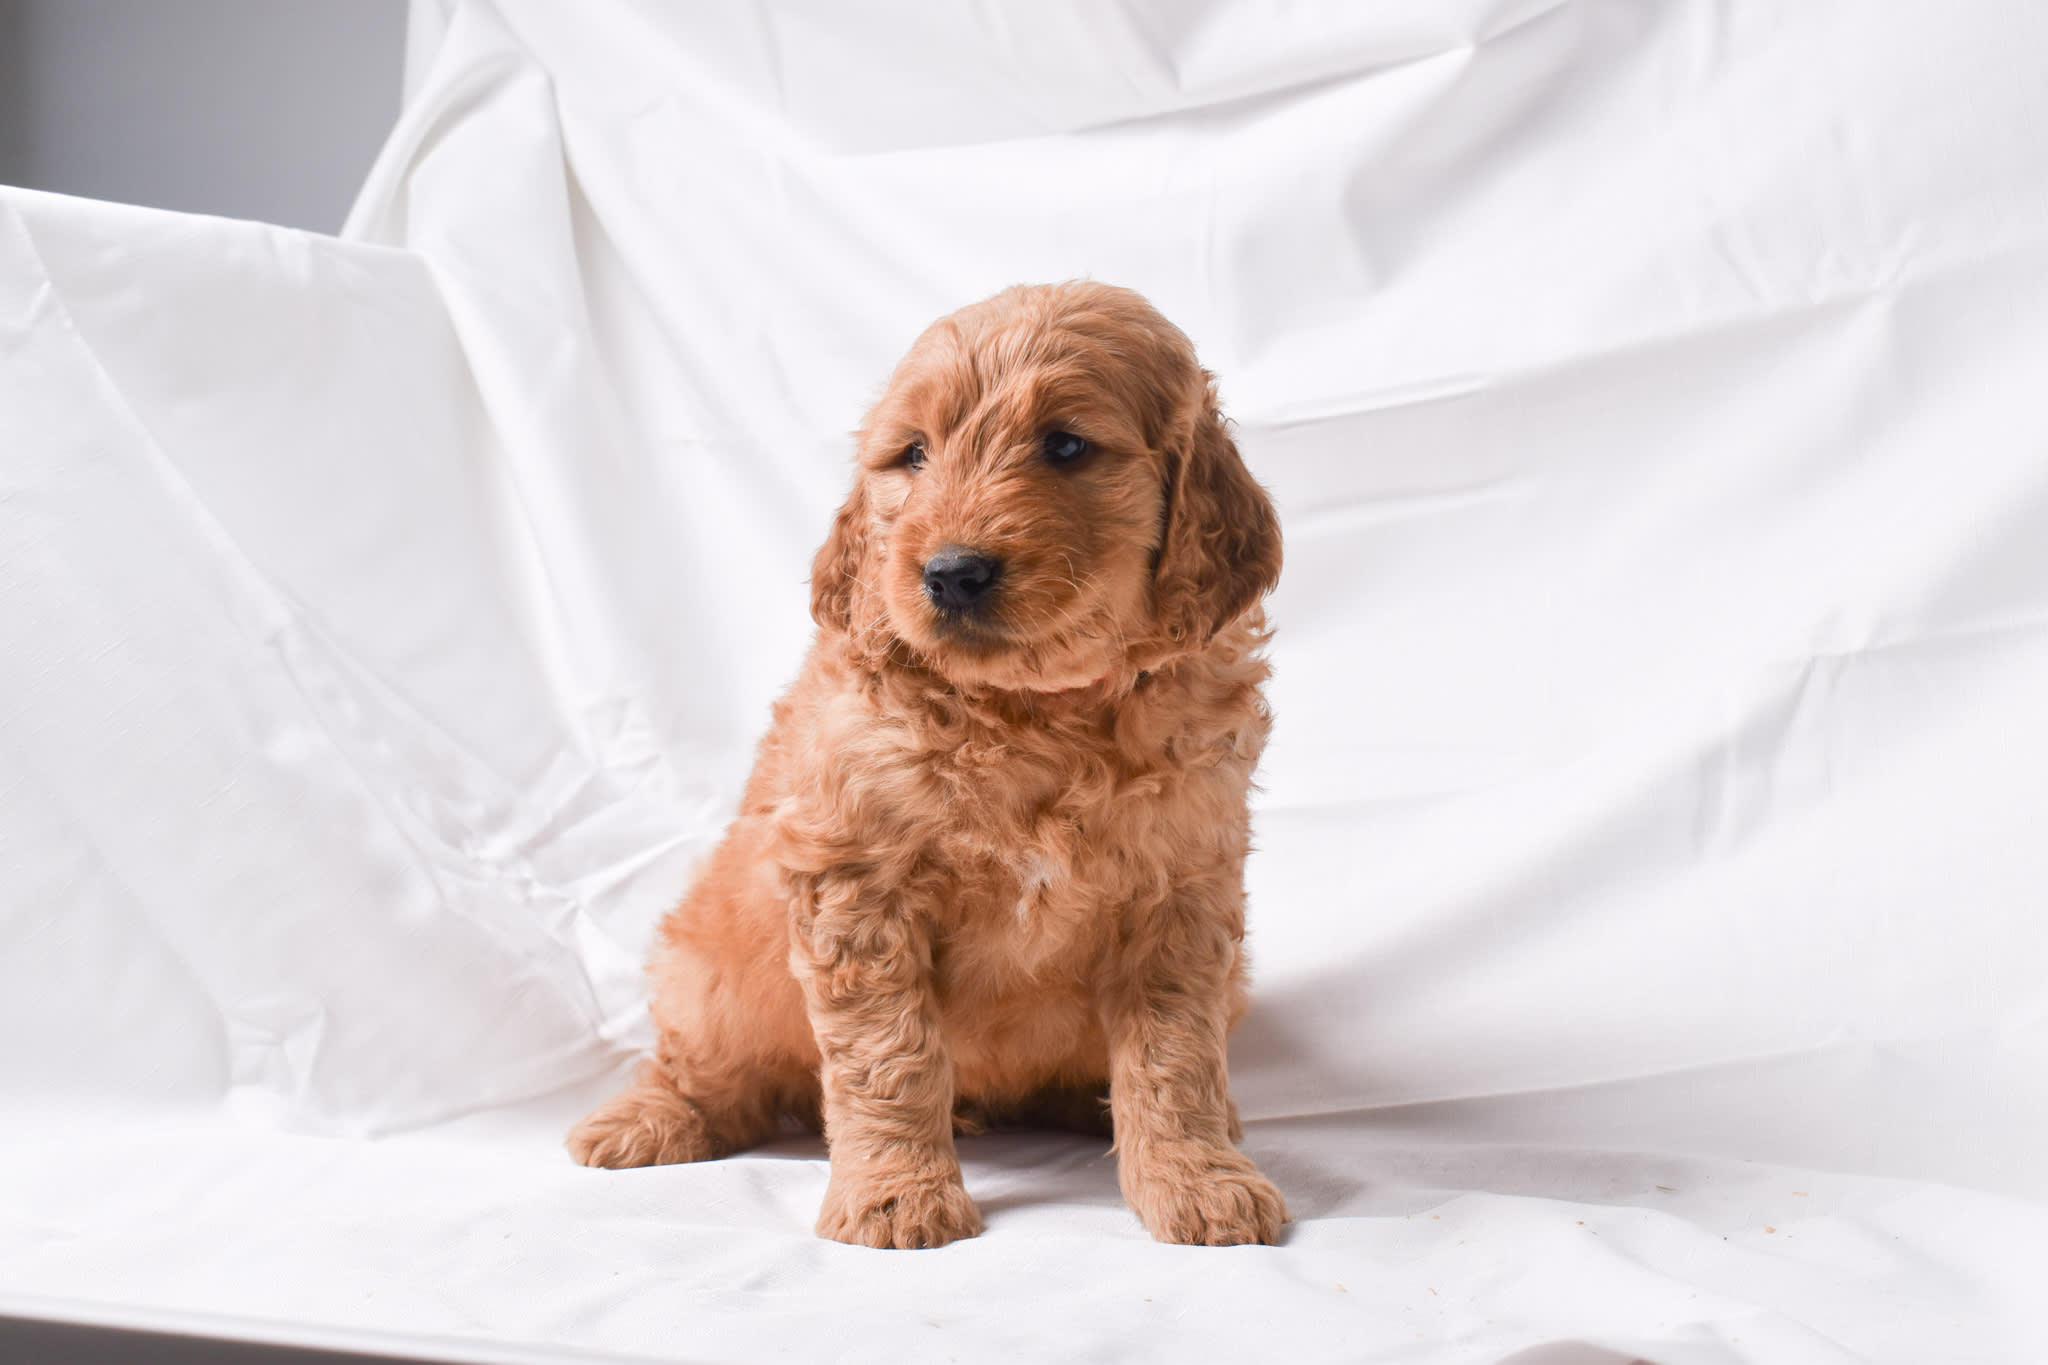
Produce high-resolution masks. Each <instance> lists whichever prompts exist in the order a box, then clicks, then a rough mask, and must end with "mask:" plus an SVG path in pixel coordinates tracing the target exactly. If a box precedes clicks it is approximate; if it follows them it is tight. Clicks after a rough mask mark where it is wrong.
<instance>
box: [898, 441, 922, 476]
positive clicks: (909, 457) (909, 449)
mask: <svg viewBox="0 0 2048 1365" xmlns="http://www.w3.org/2000/svg"><path fill="white" fill-rule="evenodd" d="M902 458H903V467H904V468H905V469H907V470H909V471H910V472H911V473H913V474H915V473H916V472H917V471H918V470H920V469H923V468H924V442H923V441H912V442H911V443H910V444H909V445H907V446H905V447H903V457H902Z"/></svg>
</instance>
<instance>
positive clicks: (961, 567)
mask: <svg viewBox="0 0 2048 1365" xmlns="http://www.w3.org/2000/svg"><path fill="white" fill-rule="evenodd" d="M1002 574H1003V562H1002V561H1001V560H999V559H991V558H989V557H988V556H987V555H984V554H976V553H975V552H974V551H972V550H963V549H961V548H960V547H959V546H958V545H948V546H946V547H945V548H944V549H942V550H940V551H939V552H938V553H937V554H935V555H933V556H932V557H931V558H930V559H927V560H926V561H925V562H924V595H925V596H926V597H929V598H931V599H932V605H933V606H935V607H937V608H938V609H939V610H940V611H972V610H974V609H975V608H976V607H978V606H980V605H981V603H982V601H983V599H985V598H986V597H987V596H988V595H989V592H990V591H991V590H992V589H993V588H994V587H995V585H996V580H997V579H998V578H1000V577H1002Z"/></svg>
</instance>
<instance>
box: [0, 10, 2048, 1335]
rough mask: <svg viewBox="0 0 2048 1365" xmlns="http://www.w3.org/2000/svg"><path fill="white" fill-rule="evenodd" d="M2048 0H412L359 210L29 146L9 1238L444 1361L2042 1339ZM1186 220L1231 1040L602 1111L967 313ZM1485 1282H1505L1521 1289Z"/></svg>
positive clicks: (60, 1275)
mask: <svg viewBox="0 0 2048 1365" xmlns="http://www.w3.org/2000/svg"><path fill="white" fill-rule="evenodd" d="M2043 51H2048V10H2043V9H2041V8H2040V7H2039V6H2035V5H2031V4H2029V3H2027V2H2026V0H2004V2H2003V3H1998V2H1995V0H1979V2H1978V3H1972V4H1968V5H1957V6H1946V7H1936V6H1887V7H1884V8H1882V9H1881V10H1880V9H1873V8H1872V7H1869V6H1862V5H1856V4H1853V3H1850V2H1849V0H1833V2H1832V3H1815V4H1806V5H1799V6H1788V5H1781V4H1777V3H1774V0H1738V2H1737V3H1731V4H1717V5H1709V4H1706V3H1704V0H1702V3H1671V4H1661V5H1644V4H1641V3H1638V2H1637V0H1605V2H1602V0H1577V2H1572V0H1565V2H1563V3H1540V2H1520V3H1518V2H1515V0H1498V2H1495V3H1486V2H1484V0H1455V2H1447V0H1412V3H1411V2H1409V0H1397V2H1393V3H1384V4H1375V5H1370V6H1366V5H1360V6H1328V7H1312V6H1292V7H1281V6H1263V5H1259V4H1254V3H1250V0H1215V2H1214V3H1203V4H1196V3H1173V4H1168V3H1156V4H1141V3H1131V4H1125V5H1122V6H1118V7H1111V6H1106V5H1094V4H1084V3H1073V4H1058V3H1054V4H1046V3H1036V2H1035V0H999V2H998V3H992V4H985V5H979V6H974V7H944V6H933V7H922V8H920V7H900V8H890V7H884V6H846V5H838V4H831V3H825V2H824V0H816V3H811V4H799V3H795V2H794V0H784V2H781V3H770V2H769V0H762V3H757V4H734V5H719V6H671V5H662V4H656V3H654V2H653V0H609V2H608V3H603V4H599V3H579V4H577V5H574V6H571V5H564V4H560V3H557V2H556V0H416V7H415V13H414V32H413V47H412V51H411V54H410V71H409V87H410V93H409V98H408V104H407V108H406V111H405V114H404V116H403V118H402V119H401V121H400V124H399V126H398V128H397V129H396V130H395V132H394V134H393V137H392V139H391V141H390V143H389V145H388V147H387V149H386V151H385V154H384V156H383V157H382V159H381V160H380V162H379V164H378V166H377V168H376V170H375V171H374V173H373V175H372V177H371V180H370V183H369V185H368V186H367V187H366V189H365V191H364V193H363V196H362V199H361V201H360V203H359V205H358V208H357V211H356V213H355V215H354V216H353V218H352V220H351V223H350V226H349V229H348V232H347V233H346V234H345V236H344V238H343V239H341V240H333V239H326V238H320V237H314V236H309V235H306V234H301V233H297V232H291V231H287V230H283V229H277V228H271V227H266V226H262V225H257V224H249V223H237V222H229V221H223V220H217V219H204V218H195V217H185V216H178V215H171V214H164V213H158V212H152V211H147V210H142V209H133V208H125V207H120V206H112V205H104V204H95V203H87V202H83V201H77V200H68V199H61V198H57V197H53V196H47V195H38V194H34V193H30V192H26V191H13V190H7V191H0V945H4V951H0V1311H8V1310H10V1309H12V1310H14V1311H36V1312H44V1313H52V1314H57V1315H60V1316H74V1317H81V1318H86V1319H93V1320H104V1321H129V1322H154V1323H172V1324H183V1325H195V1326H199V1327H202V1328H205V1329H207V1330H218V1331H226V1332H229V1333H245V1334H246V1333H255V1334H257V1335H271V1336H277V1337H281V1338H285V1339H292V1340H301V1341H320V1342H328V1343H337V1342H348V1341H355V1342H359V1343H360V1342H364V1341H374V1342H377V1343H381V1344H384V1345H390V1346H394V1348H396V1349H406V1350H412V1351H428V1352H439V1353H441V1354H446V1355H450V1356H454V1357H463V1358H466V1357H469V1356H478V1357H493V1358H506V1359H510V1358H513V1357H514V1356H518V1357H519V1358H536V1359H547V1358H565V1359H566V1358H576V1357H578V1356H581V1355H587V1354H589V1353H593V1352H597V1353H602V1352H610V1353H614V1354H618V1355H623V1356H628V1357H657V1356H658V1357H665V1358H671V1359H676V1358H682V1359H692V1360H697V1359H702V1360H716V1359H742V1358H745V1359H759V1358H789V1359H818V1358H843V1359H863V1360H865V1359H872V1360H891V1361H896V1360H926V1359H930V1360H945V1359H952V1358H959V1359H962V1360H969V1359H1001V1358H1018V1359H1034V1358H1035V1359H1051V1358H1058V1359H1072V1360H1079V1359H1103V1360H1140V1359H1160V1360H1169V1359H1171V1360H1185V1359H1202V1358H1211V1359H1253V1358H1282V1357H1295V1358H1301V1359H1324V1360H1367V1359H1386V1360H1402V1361H1407V1360H1415V1361H1458V1362H1464V1361H1487V1362H1491V1361H1500V1360H1506V1359H1509V1358H1513V1359H1515V1360H1517V1361H1519V1362H1522V1365H1546V1363H1547V1365H1567V1363H1568V1362H1582V1361H1592V1362H1600V1361H1607V1360H1615V1361H1621V1360H1626V1359H1629V1358H1631V1357H1633V1356H1640V1357H1643V1358H1647V1359H1650V1360H1653V1361H1657V1362H1660V1365H1661V1363H1665V1362H1702V1363H1706V1362H1712V1363H1713V1365H1719V1363H1720V1362H1747V1361H1780V1360H1815V1361H1837V1360H1841V1361H1849V1360H1882V1361H1898V1362H1916V1363H1917V1362H1927V1361H1936V1360H1986V1361H2014V1362H2022V1361H2038V1360H2041V1359H2048V1321H2044V1317H2043V1315H2042V1313H2041V1311H2040V1309H2039V1307H2038V1306H2037V1304H2036V1302H2035V1300H2036V1298H2037V1297H2038V1286H2039V1285H2040V1283H2041V1282H2042V1281H2043V1280H2044V1279H2048V1220H2044V1217H2043V1212H2042V1208H2041V1205H2040V1203H2039V1201H2040V1200H2041V1199H2042V1198H2043V1196H2044V1195H2048V1161H2044V1158H2043V1155H2042V1146H2043V1143H2042V1134H2043V1131H2044V1128H2048V918H2044V915H2043V913H2042V910H2043V905H2044V901H2048V839H2044V837H2043V834H2042V831H2043V829H2044V828H2048V705H2044V701H2043V699H2044V698H2048V387H2044V385H2043V382H2042V376H2043V374H2044V366H2048V142H2044V140H2043V139H2042V137H2041V136H2040V130H2041V129H2042V128H2044V127H2048V85H2044V84H2043V83H2042V81H2041V79H2040V75H2039V66H2040V63H2039V54H2040V53H2042V52H2043ZM1078 275H1090V276H1093V277H1096V278H1099V279H1105V280H1112V281H1116V282H1119V283H1124V284H1129V285H1131V286H1133V287H1136V288H1138V289H1140V290H1142V291H1144V292H1145V293H1147V294H1148V295H1150V296H1151V297H1152V298H1153V300H1154V301H1155V302H1156V303H1158V304H1159V306H1160V307H1161V308H1162V310H1163V311H1165V312H1166V313H1167V314H1168V315H1169V316H1170V317H1173V318H1174V319H1175V320H1176V321H1178V322H1180V323H1181V324H1182V326H1184V327H1185V328H1186V329H1187V330H1188V332H1189V333H1190V334H1191V335H1192V336H1193V337H1194V338H1195V340H1196V342H1197V344H1198V346H1199V347H1200V349H1201V352H1202V355H1203V357H1204V360H1205V362H1206V363H1207V364H1208V365H1209V366H1210V367H1211V368H1212V369H1214V370H1215V371H1216V372H1217V373H1218V375H1219V376H1220V378H1221V381H1222V388H1223V394H1224V398H1225V403H1226V407H1227V408H1228V410H1229V411H1230V412H1232V413H1233V414H1234V416H1235V417H1236V419H1237V421H1238V423H1239V426H1240V436H1241V444H1242V446H1243V449H1244V451H1245V453H1246V456H1247V458H1248V460H1249V461H1250V463H1251V464H1252V466H1253V468H1254V470H1255V471H1256V472H1257V473H1258V475H1259V476H1260V477H1261V478H1262V479H1263V480H1264V481H1265V482H1266V483H1267V484H1268V486H1269V487H1270V488H1271V489H1272V490H1273V492H1274V494H1275V495H1276V498H1277V500H1278V502H1279V504H1280V506H1281V510H1282V515H1283V519H1284V521H1285V524H1286V527H1287V534H1288V564H1287V570H1286V576H1285V580H1284V582H1283V585H1282V588H1281V590H1280V592H1279V594H1278V595H1277V597H1276V599H1275V601H1274V604H1273V613H1274V616H1275V618H1276V619H1277V621H1278V623H1279V626H1280V636H1279V640H1278V643H1277V645H1276V647H1275V654H1274V657H1275V661H1276V664H1277V667H1278V670H1279V672H1278V678H1277V681H1276V683H1275V686H1274V688H1273V692H1272V699H1273V702H1274V705H1275V708H1276V711H1277V713H1278V717H1279V728H1278V730H1277V733H1276V740H1275V743H1274V746H1273V748H1272V749H1271V750H1270V751H1269V756H1268V761H1267V763H1266V766H1265V769H1264V777H1263V781H1264V786H1265V793H1264V795H1263V797H1262V799H1261V801H1260V805H1259V809H1258V837H1259V843H1260V846H1261V852H1260V853H1259V855H1258V856H1257V857H1256V859H1255V860H1254V865H1253V867H1252V870H1251V874H1250V876H1251V883H1252V894H1253V907H1252V920H1253V934H1254V952H1255V955H1256V962H1257V980H1258V989H1257V993H1256V1003H1255V1009H1254V1013H1253V1015H1252V1016H1251V1018H1250V1019H1249V1020H1248V1021H1247V1023H1246V1025H1245V1027H1244V1029H1243V1031H1242V1032H1241V1034H1240V1036H1239V1038H1238V1039H1237V1043H1236V1046H1235V1048H1234V1052H1233V1067H1234V1080H1235V1087H1236V1091H1237V1094H1238V1096H1239V1099H1240V1102H1241V1103H1242V1105H1243V1107H1244V1110H1245V1112H1246V1115H1247V1117H1248V1118H1249V1119H1251V1120H1253V1122H1252V1123H1251V1125H1250V1129H1249V1132H1248V1136H1247V1139H1246V1145H1247V1147H1248V1148H1249V1149H1250V1150H1251V1151H1252V1152H1253V1153H1254V1154H1255V1155H1256V1156H1258V1157H1259V1159H1260V1160H1261V1161H1262V1162H1263V1163H1264V1164H1265V1165H1266V1166H1267V1168H1268V1169H1269V1171H1270V1172H1271V1173H1272V1174H1274V1176H1275V1177H1276V1179H1277V1180H1278V1181H1279V1183H1280V1184H1281V1186H1282V1188H1283V1189H1284V1190H1285V1191H1286V1192H1287V1193H1288V1194H1289V1196H1290V1199H1291V1201H1292V1203H1293V1206H1294V1210H1295V1212H1296V1214H1297V1217H1298V1220H1299V1221H1298V1222H1297V1223H1296V1225H1295V1226H1294V1227H1293V1229H1292V1230H1291V1233H1290V1237H1289V1240H1288V1243H1287V1245H1286V1246H1284V1247H1282V1248H1278V1249H1244V1250H1235V1251H1229V1252H1214V1251H1201V1250H1193V1249H1182V1248H1166V1247H1158V1246H1154V1245H1152V1244H1151V1243H1149V1242H1147V1241H1145V1240H1144V1239H1143V1236H1142V1233H1141V1232H1140V1230H1139V1229H1138V1228H1137V1225H1136V1223H1135V1220H1133V1219H1132V1218H1131V1216H1130V1215H1129V1214H1128V1213H1127V1212H1126V1211H1124V1210H1122V1209H1121V1208H1120V1207H1118V1206H1117V1203H1116V1197H1115V1185H1114V1178H1113V1173H1112V1170H1111V1167H1110V1164H1109V1163H1108V1161H1106V1160H1105V1159H1103V1158H1102V1157H1101V1155H1100V1153H1098V1152H1097V1151H1095V1150H1094V1149H1093V1148H1092V1147H1090V1146H1088V1145H1087V1144H1085V1143H1080V1142H1078V1141H1069V1140H1065V1139H1058V1138H1051V1137H1046V1138H1000V1139H987V1140H978V1141H975V1142H970V1143H968V1144H966V1149H965V1156H966V1159H967V1164H968V1181H969V1187H970V1189H971V1190H972V1191H973V1192H974V1193H975V1194H976V1195H977V1197H978V1198H979V1199H980V1200H981V1201H982V1204H983V1207H984V1209H985V1211H987V1212H988V1213H989V1214H990V1220H989V1222H990V1226H989V1231H988V1233H987V1234H986V1235H985V1236H983V1237H982V1238H980V1239H977V1240H975V1241H973V1242H970V1243H966V1244H963V1245H960V1246H957V1247H953V1248H948V1249H946V1250H944V1251H941V1252H933V1253H919V1254H914V1255H909V1254H906V1255H895V1256H891V1255H884V1254H881V1253H868V1252H863V1251H858V1250H854V1249H850V1248H840V1247H836V1246H830V1245H826V1244H821V1243H817V1242H815V1241H813V1240H812V1239H810V1238H809V1236H808V1232H807V1230H808V1226H809V1222H810V1219H811V1217H812V1215H813V1213H814V1211H815V1206H816V1202H817V1199H818V1196H819V1193H820V1192H821V1190H822V1185H823V1179H824V1172H823V1165H822V1161H821V1160H820V1153H821V1149H819V1148H818V1147H817V1146H816V1145H815V1144H790V1145H787V1146H785V1147H783V1148H778V1149H776V1150H774V1151H772V1152H770V1153H767V1154H763V1155H758V1156H751V1157H746V1158H740V1159H735V1160H732V1161H727V1162H722V1163H716V1164H712V1165H707V1166H703V1167H691V1168H676V1169H667V1170H659V1171H646V1172H632V1173H605V1172H589V1171H583V1170H581V1169H578V1168H576V1167H574V1166H573V1165H571V1164H570V1163H569V1162H568V1159H567V1158H566V1156H564V1155H563V1154H562V1153H561V1152H560V1150H559V1147H558V1141H559V1137H560V1134H561V1132H562V1130H563V1129H564V1128H566V1126H567V1124H568V1123H569V1122H570V1121H572V1120H573V1119H574V1118H575V1117H576V1116H577V1115H578V1114H579V1113H580V1112H581V1108H582V1106H583V1105H584V1104H585V1103H586V1102H588V1101H589V1100H591V1099H594V1098H596V1097H598V1096H600V1095H601V1094H602V1093H603V1092H604V1090H605V1089H606V1088H607V1087H608V1086H609V1085H610V1084H612V1083H614V1081H615V1080H616V1077H617V1075H618V1072H619V1068H620V1066H621V1064H622V1061H623V1059H624V1058H626V1057H627V1056H628V1055H629V1054H630V1053H631V1051H632V1049H633V1048H634V1047H635V1046H636V1045H638V1044H639V1043H640V1042H642V1041H644V1039H645V1036H646V1026H645V1023H644V1018H643V1013H642V1001H641V998H640V982H639V978H638V963H639V961H640V957H641V953H642V949H643V947H644V944H645V941H646V937H647V934H648V932H649V930H650V928H651V926H652V924H653V922H654V920H655V919H656V918H657V917H658V915H659V914H660V913H661V911H662V910H663V909H665V908H666V906H667V904H668V903H670V902H671V901H672V900H673V898H674V897H675V895H676V894H677V892H678V890H679V888H680V887H681V886H682V885H683V884H684V882H685V881H686V879H687V876H688V871H689V867H690V864H691V861H692V859H693V858H694V857H695V856H696V855H697V854H698V853H700V852H701V851H702V850H704V849H705V848H706V847H707V846H708V845H709V843H710V841H712V840H713V839H715V837H716V835H717V833H718V830H719V828H720V825H721V823H722V821H723V819H724V818H725V814H726V812H727V810H728V809H729V807H730V806H731V804H732V802H733V800H734V799H735V797H736V794H737V790H738V785H739V783H740V782H741V781H742V780H743V778H744V775H745V772H746V767H747V763H748V759H749V753H750V748H751V745H752V743H753V740H754V738H755V736H756V735H757V733H758V731H759V729H760V728H761V726H762V724H763V723H764V720H765V714H766V706H767V702H768V700H769V699H770V698H771V697H772V696H773V694H774V693H775V691H776V690H777V689H778V688H779V687H780V686H781V685H782V684H783V683H784V682H785V681H786V680H787V678H788V676H789V675H790V673H791V671H792V670H793V668H794V665H795V661H796V659H797V656H798V654H799V653H800V651H801V649H802V647H803V644H804V641H805V639H806V637H807V634H808V630H809V623H808V618H807V615H806V610H805V604H806V590H805V582H804V575H805V572H806V569H807V566H808V561H809V555H810V551H811V549H812V548H813V546H814V544H815V542H816V540H817V539H818V537H819V535H820V534H821V532H822V528H823V526H824V525H825V523H826V519H827V517H828V515H829V512H830V510H831V508H832V507H833V505H834V504H835V503H836V502H837V500H838V498H839V495H840V493H841V492H842V490H843V489H844V487H845V484H846V479H847V467H846V455H847V449H848V441H847V433H848V431H849V430H850V429H851V428H852V427H853V426H854V424H855V423H856V422H857V421H858V420H859V417H860V414H861V411H862V408H863V406H864V405H865V403H866V402H867V401H868V400H869V399H870V398H871V397H872V396H873V395H874V393H875V392H876V390H877V388H878V386H879V384H880V382H881V380H882V378H883V377H884V376H885V375H886V373H887V370H888V368H889V366H890V364H891V363H892V362H893V360H894V358H895V356H896V355H897V354H898V353H899V352H900V351H901V349H902V348H903V347H904V346H905V345H906V344H907V342H908V341H909V340H910V338H911V337H912V336H914V335H915V334H916V332H917V331H918V330H919V329H920V328H921V327H922V326H923V324H924V323H925V322H927V321H929V319H930V318H931V317H933V316H935V315H937V314H939V313H941V312H944V311H947V310H950V309H952V308H954V307H957V306H958V305H960V304H962V303H964V302H968V301H971V300H973V299H975V298H978V297H981V296H983V295H985V294H987V293H989V292H991V291H993V290H994V289H996V288H999V287H1001V286H1003V285H1005V284H1008V283H1012V282H1015V281H1018V280H1042V279H1061V278H1068V277H1072V276H1078ZM1518 1353H1519V1354H1518Z"/></svg>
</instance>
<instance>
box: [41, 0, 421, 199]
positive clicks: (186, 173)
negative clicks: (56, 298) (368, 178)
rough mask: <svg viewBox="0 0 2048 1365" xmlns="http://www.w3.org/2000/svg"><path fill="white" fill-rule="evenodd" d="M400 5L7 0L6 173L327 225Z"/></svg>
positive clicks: (348, 174) (394, 86) (379, 86)
mask: <svg viewBox="0 0 2048 1365" xmlns="http://www.w3.org/2000/svg"><path fill="white" fill-rule="evenodd" d="M405 11H406V3H405V0H0V183H5V184H10V185H27V186H31V187H33V188H35V189H41V190H55V191H58V192H59V193H63V194H78V195H86V196H89V197H91V198H95V199H119V200H124V201H126V202H128V203H134V204H150V205H154V206H156V207H158V208H169V209H183V210H187V211H190V212H195V213H217V214H225V215H227V216H230V217H236V218H261V219H264V220H266V221H268V222H273V223H285V224H288V225H290V226H293V227H305V228H313V229H316V230H318V231H321V232H333V231H335V230H336V229H338V228H339V227H340V226H341V222H342V219H343V218H344V217H345V216H346V215H347V213H348V207H349V204H350V203H351V202H352V201H353V200H354V198H355V193H356V189H357V187H358V186H360V185H361V183H362V179H363V176H364V173H365V172H367V171H368V170H369V168H370V162H371V159H372V158H373V157H374V156H375V155H376V153H377V148H378V146H379V145H380V144H381V143H382V142H383V140H384V135H385V133H386V132H388V131H389V130H390V127H391V124H392V122H393V120H394V119H396V118H397V117H398V104H399V87H400V78H401V75H402V70H403V66H404V57H405V53H404V48H405Z"/></svg>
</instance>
